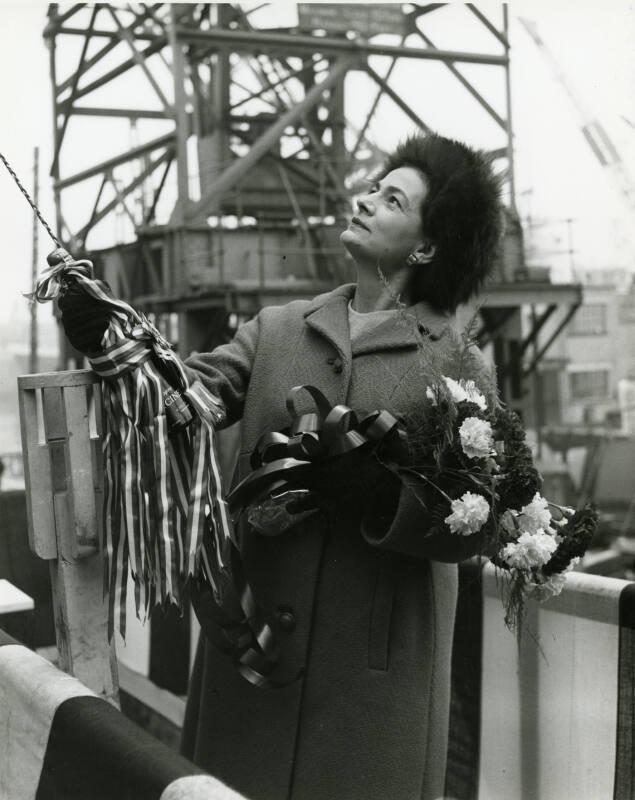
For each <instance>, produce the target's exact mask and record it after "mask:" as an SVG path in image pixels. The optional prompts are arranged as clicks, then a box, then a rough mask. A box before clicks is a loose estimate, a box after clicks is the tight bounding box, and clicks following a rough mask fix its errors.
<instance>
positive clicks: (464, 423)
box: [228, 334, 598, 634]
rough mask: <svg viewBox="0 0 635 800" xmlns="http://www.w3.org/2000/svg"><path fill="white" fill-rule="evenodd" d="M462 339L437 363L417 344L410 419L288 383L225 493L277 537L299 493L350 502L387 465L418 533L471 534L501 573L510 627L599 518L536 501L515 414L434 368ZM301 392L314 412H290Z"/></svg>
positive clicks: (560, 578) (554, 579)
mask: <svg viewBox="0 0 635 800" xmlns="http://www.w3.org/2000/svg"><path fill="white" fill-rule="evenodd" d="M470 345H471V342H470V339H469V336H468V335H467V334H465V335H464V336H463V344H462V345H461V344H460V343H459V344H458V346H457V348H456V352H454V353H452V355H451V357H448V358H446V360H445V363H444V364H439V363H435V360H434V353H432V352H426V351H423V348H425V344H422V365H423V364H425V368H426V370H427V373H428V375H429V384H428V387H427V390H426V393H425V397H424V398H423V400H422V402H421V403H420V404H419V405H418V407H417V410H416V413H415V414H412V415H411V416H410V417H405V418H401V419H397V418H396V417H394V416H393V415H391V414H390V413H389V412H388V411H386V410H382V411H375V412H373V414H370V415H368V416H367V417H365V418H364V419H362V420H358V419H357V416H356V415H355V412H354V411H353V410H352V409H348V408H346V407H345V406H335V407H334V408H330V407H329V406H328V403H327V401H326V399H325V398H324V396H323V395H322V394H321V393H320V392H319V390H318V389H316V388H315V387H310V386H309V387H307V386H301V387H295V388H294V389H292V390H291V393H290V396H289V398H288V400H287V407H288V409H289V411H290V414H291V416H292V424H291V426H290V428H289V429H288V430H287V431H285V432H275V433H268V434H266V435H265V436H264V437H263V438H262V440H261V442H260V443H259V445H258V446H257V447H256V449H255V451H254V453H253V454H252V467H253V469H254V471H253V472H252V473H251V474H250V475H249V476H248V477H247V478H246V479H245V480H244V481H243V482H242V483H241V484H239V486H238V487H236V489H235V490H234V492H233V493H232V494H231V495H230V496H229V498H228V499H229V503H230V507H233V508H234V509H237V508H238V509H240V510H241V511H242V512H246V515H247V519H248V520H249V522H250V524H251V525H252V527H254V528H255V529H256V530H257V531H258V532H260V533H262V534H265V535H276V534H278V533H280V532H282V531H284V530H286V529H288V528H289V527H291V526H292V525H294V524H295V523H296V522H297V521H298V520H299V519H301V518H302V516H301V515H299V514H297V513H295V511H297V508H303V509H305V510H304V511H303V515H306V514H309V513H312V512H311V510H310V508H311V506H310V503H307V502H303V500H304V501H306V500H310V498H311V495H313V494H314V493H317V494H318V495H321V496H322V497H323V498H324V497H326V499H327V507H328V502H331V504H333V503H337V502H340V503H341V505H340V508H346V507H348V509H349V510H350V508H351V506H352V505H354V503H352V502H351V499H350V498H351V491H350V490H351V489H352V490H354V489H355V486H357V485H358V484H359V483H360V480H361V481H362V482H363V481H364V480H366V479H367V476H368V475H370V473H371V472H372V470H370V469H369V467H372V466H373V465H374V466H375V467H381V468H384V470H389V471H390V473H392V475H393V476H395V477H396V478H397V479H398V483H399V484H401V486H403V487H406V489H407V490H409V491H411V492H413V493H414V495H415V497H416V498H417V500H418V501H419V502H420V503H421V504H422V505H423V506H424V507H425V509H426V511H427V515H428V518H429V520H430V525H429V527H428V528H427V530H426V531H425V534H426V535H428V534H441V535H443V536H447V537H452V536H474V537H475V539H474V541H475V542H477V543H478V544H477V545H476V548H477V549H478V551H479V552H480V554H481V555H483V556H487V557H489V558H490V560H491V561H492V562H493V564H494V565H495V566H496V567H497V569H498V570H499V574H500V575H501V577H502V578H503V581H502V587H503V603H504V606H505V622H506V624H507V626H508V627H509V628H510V629H511V630H513V631H516V632H517V633H518V634H520V632H521V626H522V620H523V612H524V603H525V599H526V598H534V599H537V600H546V599H548V598H549V597H553V596H554V595H557V594H559V593H560V591H561V590H562V587H563V586H564V583H565V579H566V575H567V573H568V572H569V571H570V570H572V569H573V568H574V566H575V565H576V563H577V562H578V561H579V559H580V557H581V556H582V555H583V554H584V552H585V551H586V549H587V547H588V546H589V544H590V541H591V539H592V537H593V533H594V530H595V528H596V526H597V519H598V516H597V512H596V510H595V508H594V507H593V505H587V506H585V507H584V508H582V509H580V510H578V511H575V510H574V509H572V508H567V507H562V506H558V505H556V504H555V503H551V502H549V501H548V500H546V499H545V498H544V497H543V496H542V494H541V487H542V478H541V476H540V474H539V472H538V470H537V469H536V468H535V466H534V464H533V459H532V454H531V450H530V448H529V446H528V445H527V443H526V440H525V431H524V428H523V426H522V423H521V421H520V419H519V417H518V416H517V415H516V414H515V413H514V412H512V411H510V410H508V409H507V408H505V407H504V406H503V405H502V404H501V403H500V402H499V401H498V400H497V399H496V396H495V392H494V391H491V392H489V395H490V399H489V401H488V400H486V397H485V394H484V393H483V392H481V391H480V390H479V388H478V387H477V385H476V383H475V382H474V380H471V379H467V378H464V377H457V378H451V377H449V376H448V375H446V374H444V369H445V371H452V372H453V374H455V375H458V376H460V375H461V374H462V373H464V372H465V371H466V370H465V369H464V367H465V364H466V363H467V361H468V360H469V354H468V355H466V354H467V351H468V348H469V347H470ZM490 388H491V387H490ZM301 391H308V392H309V393H310V394H311V396H312V397H313V399H314V401H315V404H316V412H317V413H315V414H310V415H306V414H305V415H300V414H297V413H296V412H295V408H294V401H295V398H296V397H297V394H298V393H299V392H301ZM343 421H345V423H346V424H344V425H343V424H342V422H343ZM334 431H335V432H336V433H334ZM384 474H386V473H385V471H384ZM360 476H361V477H360ZM383 482H384V483H385V479H384V481H383ZM380 483H381V482H380ZM369 484H370V482H369ZM316 490H317V492H316ZM329 494H331V495H332V496H330V497H329ZM365 495H366V497H367V498H368V497H370V496H373V498H374V499H375V491H374V489H370V488H369V485H367V486H366V492H365ZM298 500H299V501H300V502H298ZM293 507H295V509H293ZM292 509H293V510H292ZM290 511H291V513H289V512H290Z"/></svg>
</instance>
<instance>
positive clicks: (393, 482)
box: [286, 451, 401, 519]
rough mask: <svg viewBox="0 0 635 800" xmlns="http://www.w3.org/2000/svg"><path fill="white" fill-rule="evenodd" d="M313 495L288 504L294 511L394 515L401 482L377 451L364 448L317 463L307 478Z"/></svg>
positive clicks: (288, 508)
mask: <svg viewBox="0 0 635 800" xmlns="http://www.w3.org/2000/svg"><path fill="white" fill-rule="evenodd" d="M304 485H305V488H307V489H308V490H309V494H308V495H307V496H305V497H303V498H302V499H300V500H294V501H291V502H290V503H288V504H287V507H286V508H287V511H288V512H289V513H290V514H298V513H300V512H302V511H307V510H309V509H312V508H319V509H322V510H324V511H327V512H331V513H335V514H340V513H343V512H345V513H347V514H351V515H352V516H355V517H359V518H360V519H361V518H363V517H365V516H368V515H377V516H381V517H391V516H392V515H393V514H394V512H395V511H396V508H397V504H398V501H399V493H400V489H401V481H400V480H399V478H398V477H397V476H396V475H395V474H394V472H392V471H391V470H389V469H387V468H386V467H385V466H384V465H383V464H382V463H381V462H380V461H379V459H378V458H377V457H376V456H375V454H374V453H369V452H368V451H362V452H361V453H357V452H354V453H351V454H346V455H344V456H341V457H340V458H338V459H333V460H330V459H329V460H328V462H325V463H324V464H318V465H316V468H315V470H314V471H313V472H312V473H311V474H310V475H309V476H308V477H307V478H306V480H305V481H304Z"/></svg>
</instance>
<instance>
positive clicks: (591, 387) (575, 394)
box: [569, 369, 609, 400]
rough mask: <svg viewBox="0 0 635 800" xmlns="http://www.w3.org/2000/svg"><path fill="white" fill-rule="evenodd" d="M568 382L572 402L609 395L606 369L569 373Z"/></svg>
mask: <svg viewBox="0 0 635 800" xmlns="http://www.w3.org/2000/svg"><path fill="white" fill-rule="evenodd" d="M569 381H570V384H569V385H570V387H571V397H572V398H573V399H574V400H583V399H586V398H589V397H606V396H607V395H608V393H609V371H608V370H607V369H598V370H589V371H586V372H582V371H580V372H571V373H570V374H569Z"/></svg>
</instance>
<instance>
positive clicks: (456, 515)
mask: <svg viewBox="0 0 635 800" xmlns="http://www.w3.org/2000/svg"><path fill="white" fill-rule="evenodd" d="M451 508H452V513H451V514H450V515H449V516H447V517H446V518H445V520H444V521H445V522H446V523H447V524H448V525H449V527H450V530H451V531H452V533H459V534H461V536H470V534H472V533H476V532H477V531H480V529H481V528H482V527H483V525H484V524H485V523H486V522H487V518H488V517H489V503H488V502H487V500H486V499H485V498H484V497H481V495H480V494H474V493H473V492H465V494H464V495H463V497H461V498H460V499H459V500H453V501H452V506H451Z"/></svg>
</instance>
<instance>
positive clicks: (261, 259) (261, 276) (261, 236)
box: [258, 211, 265, 289]
mask: <svg viewBox="0 0 635 800" xmlns="http://www.w3.org/2000/svg"><path fill="white" fill-rule="evenodd" d="M258 283H259V285H260V288H261V289H264V287H265V232H264V230H263V227H262V211H261V212H260V213H259V214H258Z"/></svg>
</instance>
